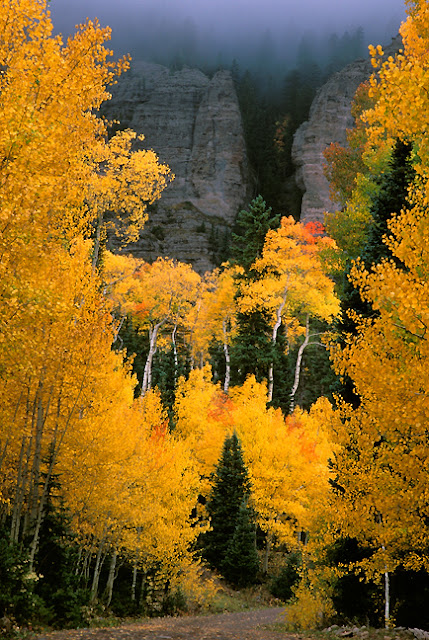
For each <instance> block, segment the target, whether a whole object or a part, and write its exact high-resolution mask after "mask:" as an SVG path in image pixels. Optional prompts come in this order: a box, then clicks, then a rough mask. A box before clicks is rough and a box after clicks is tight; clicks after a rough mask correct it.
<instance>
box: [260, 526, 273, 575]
mask: <svg viewBox="0 0 429 640" xmlns="http://www.w3.org/2000/svg"><path fill="white" fill-rule="evenodd" d="M271 541H272V535H271V533H269V532H268V533H267V537H266V539H265V551H264V560H263V565H262V571H263V572H264V574H265V575H268V560H269V557H270V551H271Z"/></svg>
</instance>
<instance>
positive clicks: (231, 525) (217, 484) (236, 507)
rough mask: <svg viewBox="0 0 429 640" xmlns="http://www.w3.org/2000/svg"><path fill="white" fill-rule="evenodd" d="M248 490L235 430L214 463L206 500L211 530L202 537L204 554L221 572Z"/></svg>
mask: <svg viewBox="0 0 429 640" xmlns="http://www.w3.org/2000/svg"><path fill="white" fill-rule="evenodd" d="M249 494H250V482H249V477H248V474H247V469H246V467H245V464H244V461H243V454H242V450H241V445H240V441H239V439H238V437H237V436H236V434H235V433H234V434H233V435H232V436H227V437H226V438H225V442H224V444H223V449H222V454H221V457H220V460H219V463H218V465H217V467H216V471H215V474H214V479H213V487H212V491H211V495H210V498H209V500H208V503H207V511H208V513H209V516H210V519H211V530H210V531H208V532H207V533H205V534H204V539H203V545H204V547H203V556H204V557H205V559H206V560H207V561H208V563H209V565H210V566H211V567H212V568H213V569H217V570H218V571H220V572H221V573H222V572H223V569H224V563H225V558H226V556H227V553H228V550H229V547H230V544H231V541H232V539H233V537H234V532H235V530H236V527H237V524H238V521H239V512H240V506H241V505H242V503H243V501H244V502H247V499H248V497H249ZM241 526H243V523H242V524H241ZM238 535H239V534H238V533H237V536H238ZM253 544H254V543H253ZM231 553H232V552H231ZM242 553H246V550H245V549H242Z"/></svg>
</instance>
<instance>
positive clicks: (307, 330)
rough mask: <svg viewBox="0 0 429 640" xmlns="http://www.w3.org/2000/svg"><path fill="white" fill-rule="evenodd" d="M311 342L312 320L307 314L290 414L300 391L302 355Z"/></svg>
mask: <svg viewBox="0 0 429 640" xmlns="http://www.w3.org/2000/svg"><path fill="white" fill-rule="evenodd" d="M309 342H310V319H309V316H308V314H307V318H306V321H305V338H304V342H303V343H302V345H301V346H300V348H299V349H298V355H297V357H296V364H295V379H294V382H293V386H292V390H291V392H290V408H289V412H290V413H293V410H294V409H295V394H296V392H297V391H298V387H299V379H300V376H301V363H302V355H303V353H304V349H305V347H306V346H307V345H308V343H309Z"/></svg>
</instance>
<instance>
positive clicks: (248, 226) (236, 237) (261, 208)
mask: <svg viewBox="0 0 429 640" xmlns="http://www.w3.org/2000/svg"><path fill="white" fill-rule="evenodd" d="M279 222H280V216H278V215H274V214H273V213H272V209H271V207H267V204H266V202H265V200H264V199H263V197H262V196H261V195H259V196H257V197H256V198H255V199H254V200H252V202H251V203H250V205H249V210H248V211H246V210H244V209H243V210H242V211H240V213H239V214H238V216H237V220H236V231H237V233H233V234H232V245H231V252H232V260H233V262H235V263H236V264H239V265H241V266H242V267H243V268H244V270H245V271H248V270H249V269H250V267H251V265H252V264H253V262H254V261H255V259H256V258H259V257H261V255H262V249H263V246H264V241H265V236H266V234H267V231H268V229H275V228H276V227H278V225H279Z"/></svg>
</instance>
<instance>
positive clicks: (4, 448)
mask: <svg viewBox="0 0 429 640" xmlns="http://www.w3.org/2000/svg"><path fill="white" fill-rule="evenodd" d="M22 394H23V391H21V393H20V394H19V398H18V402H17V403H16V406H15V411H14V415H13V418H12V420H11V422H10V424H9V428H8V431H7V433H6V437H5V442H4V445H3V451H2V452H1V454H0V471H1V468H2V465H3V462H4V460H5V458H6V453H7V449H8V445H9V439H10V436H11V433H12V430H13V427H14V425H15V422H16V416H17V414H18V409H19V405H20V404H21V399H22Z"/></svg>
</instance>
